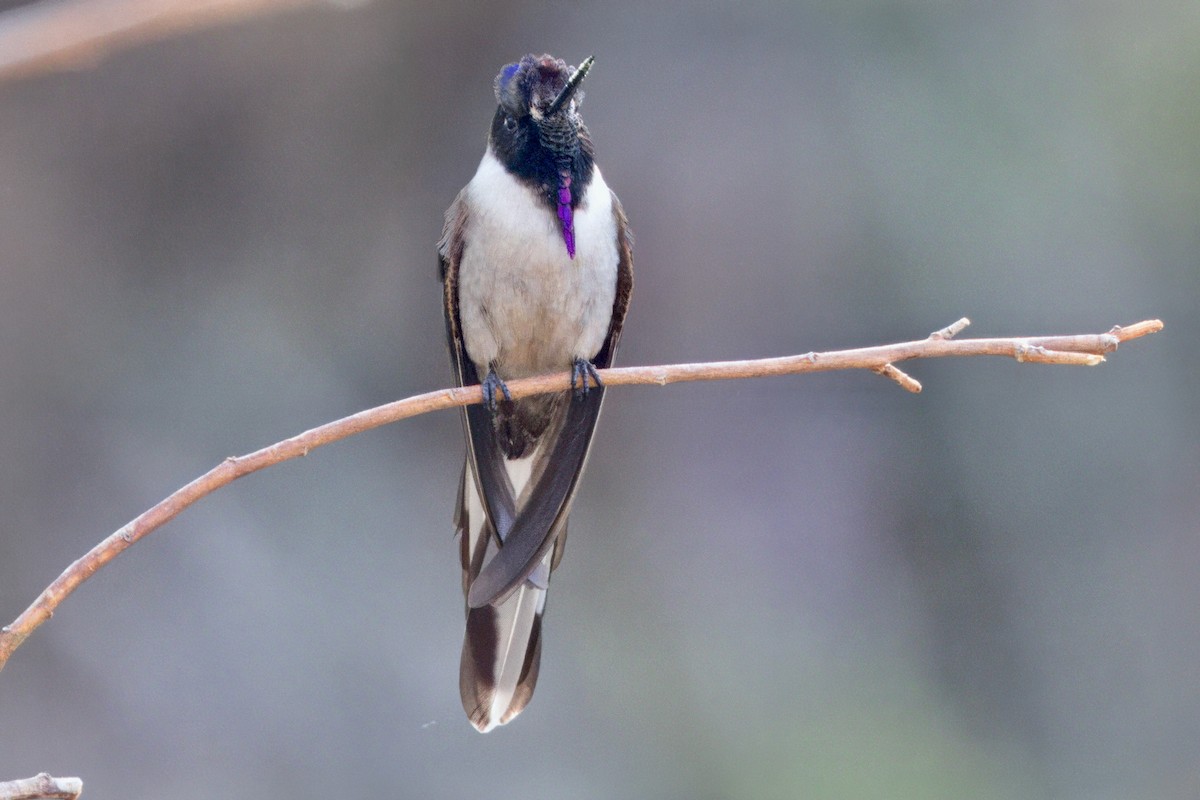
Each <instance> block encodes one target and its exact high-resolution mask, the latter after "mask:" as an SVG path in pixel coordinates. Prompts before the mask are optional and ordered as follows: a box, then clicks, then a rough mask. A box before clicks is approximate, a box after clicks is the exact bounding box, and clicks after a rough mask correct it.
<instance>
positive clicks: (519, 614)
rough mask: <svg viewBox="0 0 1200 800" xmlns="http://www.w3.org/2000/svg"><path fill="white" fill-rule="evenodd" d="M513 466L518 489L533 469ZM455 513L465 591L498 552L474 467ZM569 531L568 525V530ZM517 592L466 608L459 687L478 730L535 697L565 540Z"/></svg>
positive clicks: (491, 725)
mask: <svg viewBox="0 0 1200 800" xmlns="http://www.w3.org/2000/svg"><path fill="white" fill-rule="evenodd" d="M510 463H511V464H512V467H511V469H510V470H509V475H510V477H511V478H514V479H515V480H514V484H515V485H514V487H513V488H514V489H515V490H516V491H517V493H519V492H520V489H521V484H522V483H524V482H525V481H526V480H528V476H529V468H528V466H527V465H526V464H522V463H520V462H510ZM459 498H460V501H459V508H458V510H457V513H456V515H455V516H456V520H455V521H456V522H457V524H458V528H459V532H460V535H461V536H462V541H461V548H462V550H461V555H462V566H463V593H464V595H466V594H467V593H468V592H469V591H470V588H471V582H472V581H473V580H474V579H475V576H477V575H478V574H479V571H480V570H481V569H482V568H483V567H484V565H486V564H487V562H488V561H490V560H491V559H492V558H494V557H495V554H496V553H497V552H498V551H499V546H498V544H497V541H498V540H497V537H496V535H495V532H494V531H493V529H492V526H491V524H490V523H489V522H488V520H487V515H486V514H485V513H484V510H483V503H482V501H481V500H480V498H479V494H478V490H477V489H476V484H475V480H474V476H473V475H472V473H471V467H470V466H469V465H468V466H466V467H465V468H464V470H463V482H462V487H461V491H460V495H459ZM562 532H565V528H564V531H562ZM563 538H565V537H563V536H561V535H560V536H559V537H558V540H557V542H556V545H555V547H554V548H553V549H552V550H551V551H550V552H548V553H547V554H546V556H545V557H544V559H543V560H542V563H541V564H540V565H539V566H538V568H537V569H536V570H535V571H534V572H533V573H532V574H531V575H530V576H529V579H528V580H526V581H525V582H524V583H523V584H522V585H521V586H520V587H519V588H518V589H517V590H516V591H514V592H513V593H512V594H510V595H509V596H508V597H507V598H505V599H504V600H503V601H502V602H499V603H496V604H495V605H485V606H482V607H481V608H470V607H468V608H467V630H466V635H465V636H464V638H463V650H462V659H461V662H460V666H459V691H460V693H461V695H462V703H463V709H464V710H465V711H466V712H467V716H468V717H469V718H470V720H471V724H473V725H474V726H475V727H476V729H478V730H479V731H480V732H481V733H487V732H488V731H490V730H492V729H493V728H495V727H496V726H498V725H503V724H505V723H506V722H508V721H509V720H511V719H512V718H514V717H515V716H517V714H519V713H520V712H521V710H522V709H524V708H525V705H526V704H527V703H528V702H529V700H530V698H531V697H532V696H533V689H534V686H535V684H536V683H537V677H538V667H539V665H540V662H541V656H542V615H543V613H544V612H545V609H546V591H547V589H548V588H549V583H550V571H551V569H552V567H554V566H557V563H558V562H557V560H558V558H560V557H561V549H562V539H563Z"/></svg>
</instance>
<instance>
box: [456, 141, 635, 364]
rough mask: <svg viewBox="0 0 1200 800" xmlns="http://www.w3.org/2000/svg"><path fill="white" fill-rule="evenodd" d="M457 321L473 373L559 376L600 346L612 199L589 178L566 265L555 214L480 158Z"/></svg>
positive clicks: (609, 299)
mask: <svg viewBox="0 0 1200 800" xmlns="http://www.w3.org/2000/svg"><path fill="white" fill-rule="evenodd" d="M467 194H468V196H467V202H468V204H469V212H468V218H467V225H466V231H465V236H464V241H463V254H462V259H461V262H460V264H459V273H458V304H459V316H460V319H461V321H462V335H463V340H464V342H465V344H466V349H467V353H468V354H469V355H470V357H471V360H472V361H474V362H475V364H476V366H477V367H478V368H479V370H480V375H482V374H483V373H485V372H486V371H487V368H488V367H489V366H490V365H492V364H495V366H496V370H497V373H498V374H499V375H500V377H501V378H504V379H512V378H519V377H523V376H528V375H535V374H539V373H543V372H550V371H555V370H561V369H567V368H569V367H570V365H571V363H572V361H573V360H574V359H576V358H583V359H589V360H590V359H592V358H593V357H594V356H595V355H596V353H597V352H599V350H600V348H601V347H602V346H603V344H604V338H605V335H606V334H607V332H608V325H609V321H610V320H611V318H612V308H613V299H614V297H615V295H616V286H617V262H618V254H617V232H616V218H615V216H614V214H613V206H612V202H613V201H612V193H611V192H610V191H609V188H608V185H607V184H606V183H605V182H604V178H603V176H601V174H600V170H599V169H598V168H597V169H595V170H594V172H593V173H592V180H591V182H590V184H589V185H588V189H587V193H586V195H585V196H584V202H583V203H581V204H580V206H579V208H577V209H576V210H575V222H574V224H575V258H573V259H572V258H571V257H570V256H569V255H568V254H567V248H566V245H565V244H564V242H563V236H562V230H561V228H560V227H559V223H558V219H557V217H556V216H555V214H554V211H553V210H551V209H550V208H549V207H548V206H546V205H545V204H544V203H543V202H541V201H540V200H539V198H538V197H536V196H535V194H534V192H533V190H532V189H530V188H529V187H528V186H526V185H525V184H523V183H521V182H520V181H518V180H517V179H516V178H514V177H513V176H512V175H510V174H509V173H508V172H507V171H506V170H505V169H504V166H503V165H502V164H501V163H500V162H499V161H498V160H497V159H496V158H495V156H493V155H492V154H491V152H490V151H489V152H487V153H486V154H484V157H483V161H482V162H481V163H480V165H479V169H478V171H476V173H475V177H473V178H472V179H471V182H470V183H469V184H468V185H467Z"/></svg>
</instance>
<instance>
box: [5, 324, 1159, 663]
mask: <svg viewBox="0 0 1200 800" xmlns="http://www.w3.org/2000/svg"><path fill="white" fill-rule="evenodd" d="M969 324H970V321H969V320H967V319H966V318H963V319H960V320H959V321H958V322H955V323H954V324H953V325H949V326H947V327H945V328H943V329H941V330H939V331H935V332H934V333H932V334H930V335H929V336H928V337H927V338H925V339H919V340H917V341H912V342H901V343H899V344H888V345H881V346H878V347H863V348H858V349H854V350H834V351H829V352H825V353H805V354H803V355H798V356H785V357H782V358H762V359H756V360H752V361H720V362H712V363H704V364H672V365H668V366H659V367H621V368H615V369H603V370H599V373H600V376H601V378H602V380H603V381H604V384H605V386H609V387H612V386H632V385H641V386H665V385H667V384H668V383H681V382H685V381H717V380H733V379H738V378H762V377H770V376H775V375H799V374H804V373H809V372H829V371H832V370H845V369H867V370H871V371H873V372H876V373H878V374H880V375H883V376H885V377H887V378H889V379H891V380H893V381H895V382H896V383H898V384H899V385H900V386H901V387H903V388H904V389H906V390H908V391H910V392H919V391H921V384H919V383H918V382H917V381H916V380H914V379H913V378H912V377H910V376H909V375H907V374H905V373H904V372H901V371H900V370H899V369H898V368H897V367H896V366H895V362H897V361H907V360H910V359H916V358H943V357H947V356H1007V357H1009V358H1015V359H1016V360H1017V361H1022V362H1030V363H1037V364H1077V365H1085V366H1086V365H1095V364H1100V363H1102V362H1103V361H1104V354H1105V353H1111V352H1112V351H1114V350H1116V349H1117V345H1119V344H1120V343H1121V342H1125V341H1129V340H1130V339H1137V338H1139V337H1141V336H1146V335H1148V334H1151V333H1157V332H1158V331H1160V330H1162V327H1163V324H1162V322H1160V321H1158V320H1147V321H1145V322H1139V323H1137V324H1135V325H1129V326H1127V327H1124V328H1123V327H1120V326H1116V327H1114V328H1113V329H1112V330H1110V331H1109V332H1108V333H1099V334H1082V335H1077V336H1036V337H1019V338H1005V339H955V338H954V336H955V335H956V334H958V333H959V332H960V331H962V330H963V328H965V327H967V325H969ZM569 389H570V376H569V373H568V372H567V371H566V370H564V371H563V372H562V373H561V374H556V375H543V376H540V377H536V378H526V379H523V380H515V381H510V382H509V383H508V390H509V392H510V394H511V395H512V397H513V398H520V397H528V396H530V395H536V394H546V393H549V392H563V391H567V390H569ZM482 400H483V396H482V392H481V391H480V388H479V387H478V386H464V387H459V388H455V389H441V390H438V391H436V392H428V393H426V394H421V395H416V396H414V397H409V398H407V399H404V400H397V401H395V402H393V403H388V404H386V405H382V406H378V407H376V408H371V409H368V410H366V411H360V412H359V413H357V414H353V415H351V416H349V417H344V418H342V419H339V420H335V421H334V422H329V423H326V424H325V425H321V426H319V427H316V428H312V429H311V430H307V431H305V432H304V433H301V434H299V435H297V436H293V437H292V438H290V439H284V440H283V441H281V442H276V443H275V444H273V445H271V446H269V447H264V448H263V449H261V450H257V451H255V452H253V453H250V454H248V455H244V456H231V457H230V458H227V459H225V460H224V461H223V462H221V463H220V464H218V465H217V466H216V467H214V468H213V469H211V470H209V471H208V472H206V473H205V474H204V475H201V476H200V477H199V478H196V479H195V480H194V481H192V482H191V483H189V484H187V485H186V486H184V487H183V488H181V489H179V490H178V491H176V492H175V493H173V494H171V495H170V496H168V497H167V498H166V499H164V500H163V501H161V502H160V503H158V504H157V505H155V506H153V507H152V508H150V509H147V510H146V511H144V512H142V513H141V514H140V515H138V516H137V517H135V518H134V519H132V520H130V521H129V522H128V523H126V524H125V525H124V526H122V527H121V528H120V529H119V530H117V531H115V532H114V533H113V534H111V535H110V536H109V537H108V538H106V539H104V540H103V541H102V542H100V543H99V544H97V545H96V546H95V547H93V548H92V549H91V550H90V551H89V552H88V553H87V554H86V555H84V556H83V557H82V558H80V559H79V560H78V561H76V562H75V563H74V564H72V565H71V566H69V567H67V569H66V570H65V571H64V572H63V573H62V574H61V575H59V576H58V578H56V579H55V580H54V582H53V583H51V584H50V585H49V586H47V587H46V588H45V590H43V591H42V593H41V595H39V596H38V598H37V599H36V600H35V601H34V602H33V605H31V606H30V607H29V608H27V609H26V610H25V611H24V612H23V613H22V614H21V615H20V616H19V617H17V618H16V620H14V621H13V623H12V624H11V625H7V626H5V627H4V628H0V670H2V669H3V668H4V665H5V664H6V663H7V662H8V659H9V657H10V656H11V655H12V654H13V652H14V651H15V650H16V649H17V648H18V647H20V646H21V644H22V642H24V641H25V639H26V638H28V636H29V634H31V633H32V632H33V631H34V630H35V629H37V628H38V626H40V625H41V624H42V623H44V622H45V621H46V620H48V619H49V618H50V617H51V616H52V615H53V614H54V610H55V609H56V608H58V605H59V604H60V603H61V602H62V601H63V600H64V599H66V597H67V596H68V595H69V594H71V592H73V591H75V589H76V588H78V587H79V585H80V584H81V583H83V582H84V581H86V580H87V579H88V578H90V577H91V576H92V575H93V574H95V572H96V571H97V570H98V569H100V568H101V567H103V566H104V565H105V564H107V563H108V562H110V561H112V560H113V559H114V558H116V557H117V556H118V555H120V554H121V553H122V552H124V551H125V550H126V549H127V548H128V547H129V546H130V545H132V544H133V543H134V542H136V541H138V540H139V539H141V538H142V537H143V536H145V535H146V534H148V533H150V532H151V531H153V530H156V529H157V528H159V527H160V526H162V525H163V524H165V523H167V522H169V521H170V520H172V519H174V518H175V516H176V515H178V514H179V512H181V511H183V510H184V509H185V508H187V507H188V506H190V505H191V504H192V503H195V502H196V501H197V500H199V499H200V498H202V497H205V496H206V495H209V494H211V493H212V492H214V491H216V490H217V489H219V488H221V487H222V486H225V485H226V484H229V483H232V482H233V481H235V480H237V479H238V478H240V477H242V476H243V475H249V474H250V473H251V472H257V471H258V470H260V469H265V468H267V467H270V466H273V465H275V464H278V463H280V462H282V461H287V460H289V459H292V458H296V457H297V456H305V455H308V453H309V451H311V450H313V449H314V448H317V447H320V446H322V445H326V444H329V443H330V442H336V441H339V440H341V439H345V438H347V437H349V436H353V435H354V434H356V433H362V432H363V431H367V430H370V429H372V428H377V427H379V426H380V425H386V424H388V423H390V422H396V421H398V420H402V419H407V418H409V417H415V416H418V415H420V414H427V413H429V412H431V411H441V410H444V409H448V408H455V407H457V406H466V405H471V404H472V403H479V402H482Z"/></svg>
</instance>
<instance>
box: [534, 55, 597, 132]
mask: <svg viewBox="0 0 1200 800" xmlns="http://www.w3.org/2000/svg"><path fill="white" fill-rule="evenodd" d="M595 61H596V57H595V56H588V57H587V58H585V59H584V60H583V63H582V64H580V65H579V69H577V70H575V72H574V73H572V75H571V77H570V78H569V79H568V80H567V85H566V86H564V87H563V90H562V91H561V92H559V93H558V97H556V98H554V102H553V103H551V104H550V106H549V108H547V109H546V113H545V116H547V117H552V116H554V115H555V114H557V113H558V112H559V111H561V110H562V109H563V108H564V107H565V106H566V105H567V103H569V102H571V98H572V97H573V96H574V95H575V91H576V90H577V89H578V88H579V84H581V83H583V79H584V78H586V77H587V74H588V70H589V69H591V68H592V64H593V63H595Z"/></svg>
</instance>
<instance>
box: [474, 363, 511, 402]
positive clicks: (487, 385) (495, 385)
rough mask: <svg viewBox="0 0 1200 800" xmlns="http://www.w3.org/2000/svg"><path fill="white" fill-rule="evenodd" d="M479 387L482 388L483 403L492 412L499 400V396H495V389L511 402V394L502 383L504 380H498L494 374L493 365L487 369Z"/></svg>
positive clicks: (498, 377) (497, 376)
mask: <svg viewBox="0 0 1200 800" xmlns="http://www.w3.org/2000/svg"><path fill="white" fill-rule="evenodd" d="M479 388H480V389H482V390H483V404H484V405H485V406H487V407H488V410H489V411H491V412H493V413H495V411H496V403H498V402H499V398H498V397H497V396H496V392H497V391H499V393H500V394H501V395H502V396H503V397H504V399H505V400H507V401H508V402H510V403H511V402H512V395H511V394H509V393H508V387H507V386H506V385H505V384H504V381H502V380H500V376H499V375H497V374H496V370H495V368H494V367H493V368H491V369H489V370H488V374H487V377H486V378H484V379H483V383H482V384H480V386H479Z"/></svg>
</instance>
